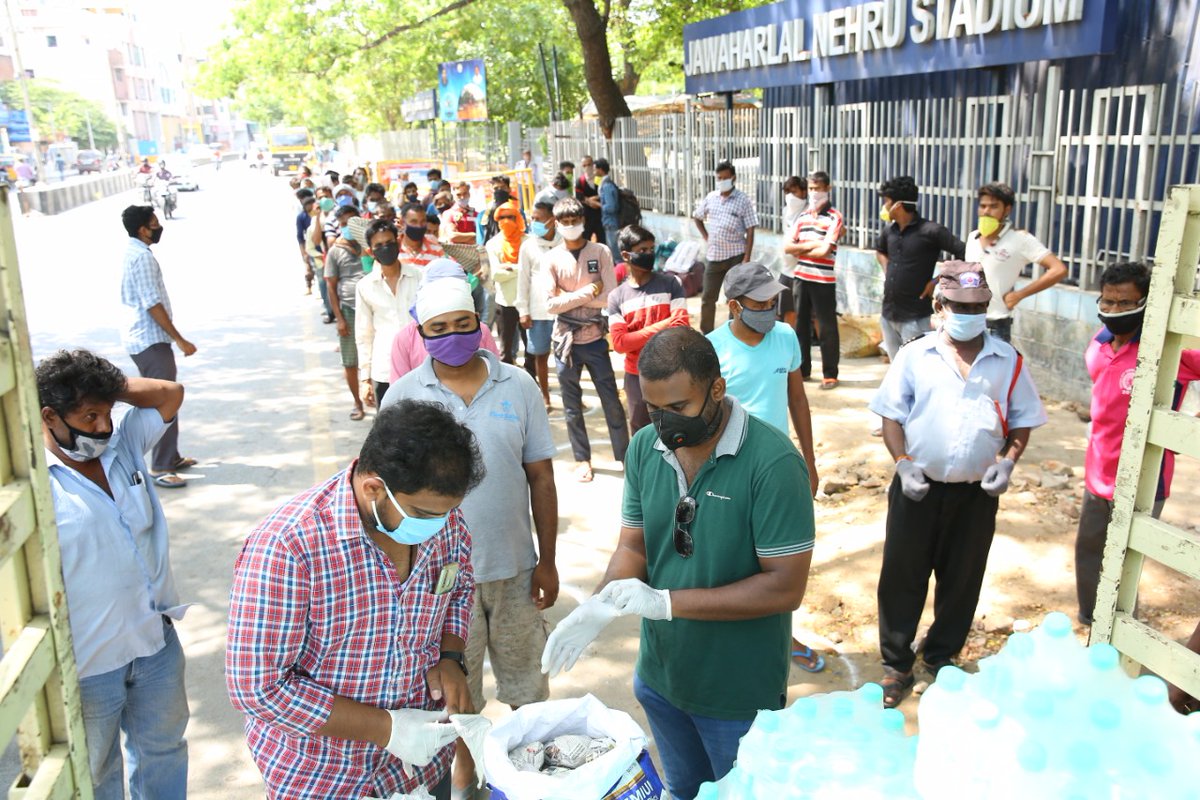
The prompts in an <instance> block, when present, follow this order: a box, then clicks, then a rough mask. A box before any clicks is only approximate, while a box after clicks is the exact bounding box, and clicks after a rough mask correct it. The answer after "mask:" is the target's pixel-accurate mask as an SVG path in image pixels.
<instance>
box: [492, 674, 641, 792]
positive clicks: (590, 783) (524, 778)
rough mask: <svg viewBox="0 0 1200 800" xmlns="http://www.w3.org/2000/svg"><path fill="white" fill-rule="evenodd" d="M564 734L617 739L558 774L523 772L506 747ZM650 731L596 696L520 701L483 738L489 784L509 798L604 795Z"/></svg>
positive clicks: (636, 754) (633, 757) (626, 767)
mask: <svg viewBox="0 0 1200 800" xmlns="http://www.w3.org/2000/svg"><path fill="white" fill-rule="evenodd" d="M564 733H578V734H584V735H586V736H590V737H592V738H597V737H600V736H609V737H611V738H612V739H614V740H615V741H616V743H617V745H616V747H614V748H613V749H612V750H610V751H609V752H607V753H605V754H604V755H602V756H601V757H600V758H598V759H596V760H595V761H592V762H590V763H587V764H584V765H583V766H582V767H580V768H579V769H575V770H571V771H570V772H566V773H562V774H559V775H545V774H541V773H537V772H521V771H520V770H518V769H517V768H516V767H514V766H513V765H512V762H510V761H509V759H508V751H509V750H512V749H513V748H514V747H517V746H519V745H522V744H525V743H526V742H530V741H541V742H545V741H549V740H550V739H553V738H554V737H555V736H560V735H562V734H564ZM645 744H646V735H645V734H644V733H643V732H642V729H641V728H640V727H639V726H638V724H637V723H636V722H634V721H633V718H632V717H630V716H629V715H628V714H626V713H625V712H624V711H617V710H615V709H611V708H609V707H608V706H606V705H604V704H603V703H601V702H600V701H599V700H597V699H596V698H595V697H593V696H592V695H590V694H589V695H586V696H584V697H578V698H573V699H570V700H550V701H547V702H545V703H533V704H531V705H527V706H521V707H520V708H518V709H517V710H516V711H514V712H513V713H512V715H510V716H508V717H506V718H505V719H504V720H503V721H501V722H498V723H496V725H495V726H494V727H493V728H492V730H491V731H490V732H489V733H488V735H487V738H486V739H485V740H484V744H483V750H484V769H485V770H486V772H487V779H488V783H490V784H491V785H492V786H494V787H495V788H497V789H499V790H500V791H501V792H503V793H504V795H505V797H507V798H508V800H600V799H601V798H602V797H604V795H605V793H606V792H607V791H608V790H609V789H611V788H612V786H613V784H614V783H616V782H617V780H619V779H620V777H621V775H622V774H623V773H624V772H625V770H626V769H628V768H629V765H630V764H632V763H633V762H634V761H636V760H637V757H638V755H639V754H640V753H641V752H642V748H643V747H645Z"/></svg>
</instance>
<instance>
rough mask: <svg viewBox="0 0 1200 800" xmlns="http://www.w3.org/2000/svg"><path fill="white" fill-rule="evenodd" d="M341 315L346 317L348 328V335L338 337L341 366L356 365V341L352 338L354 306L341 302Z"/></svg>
mask: <svg viewBox="0 0 1200 800" xmlns="http://www.w3.org/2000/svg"><path fill="white" fill-rule="evenodd" d="M342 316H343V317H344V318H345V319H346V325H347V326H348V327H349V328H350V335H349V336H339V337H338V351H339V352H340V353H341V355H342V366H343V367H357V366H358V343H357V342H356V341H355V340H354V308H353V307H352V306H348V305H346V304H345V303H343V304H342Z"/></svg>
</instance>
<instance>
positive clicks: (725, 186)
mask: <svg viewBox="0 0 1200 800" xmlns="http://www.w3.org/2000/svg"><path fill="white" fill-rule="evenodd" d="M731 189H733V178H727V179H725V180H719V181H717V191H718V192H728V191H730V190H731Z"/></svg>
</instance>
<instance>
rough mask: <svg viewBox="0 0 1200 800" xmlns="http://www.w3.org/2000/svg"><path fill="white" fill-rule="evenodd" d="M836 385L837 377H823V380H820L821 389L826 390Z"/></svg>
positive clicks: (834, 387)
mask: <svg viewBox="0 0 1200 800" xmlns="http://www.w3.org/2000/svg"><path fill="white" fill-rule="evenodd" d="M837 385H838V379H837V378H825V379H824V380H822V381H821V388H822V389H826V390H828V389H836V388H837Z"/></svg>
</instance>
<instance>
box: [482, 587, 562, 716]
mask: <svg viewBox="0 0 1200 800" xmlns="http://www.w3.org/2000/svg"><path fill="white" fill-rule="evenodd" d="M532 585H533V570H531V569H528V570H525V571H524V572H520V573H518V574H517V575H516V576H515V577H512V578H507V579H505V580H500V581H488V582H487V583H479V584H476V585H475V608H474V610H473V611H472V612H471V628H470V632H469V633H468V634H467V672H468V676H467V688H468V689H469V690H470V692H471V702H473V703H474V704H475V710H476V711H477V712H478V711H481V710H482V709H483V706H484V703H485V701H484V697H483V656H484V652H485V651H486V653H487V655H488V657H489V659H490V660H491V664H492V675H494V676H495V678H496V699H497V700H499V701H500V702H501V703H507V704H508V705H510V706H523V705H528V704H529V703H540V702H541V701H543V700H545V699H546V698H548V697H549V696H550V680H549V678H547V677H546V676H545V675H544V674H543V673H542V650H544V649H545V647H546V639H547V637H548V635H549V626H548V625H547V623H546V619H545V617H543V616H542V612H541V611H539V610H538V607H537V606H535V605H534V604H533V600H531V599H530V597H529V590H530V587H531V586H532Z"/></svg>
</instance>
